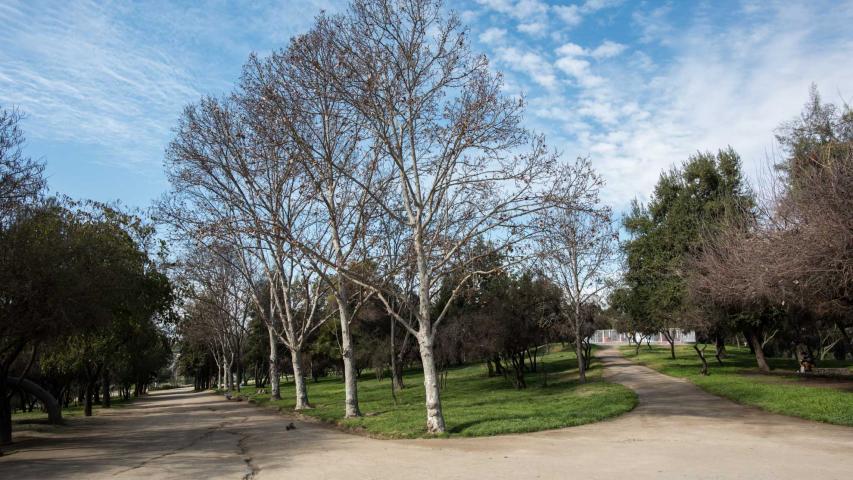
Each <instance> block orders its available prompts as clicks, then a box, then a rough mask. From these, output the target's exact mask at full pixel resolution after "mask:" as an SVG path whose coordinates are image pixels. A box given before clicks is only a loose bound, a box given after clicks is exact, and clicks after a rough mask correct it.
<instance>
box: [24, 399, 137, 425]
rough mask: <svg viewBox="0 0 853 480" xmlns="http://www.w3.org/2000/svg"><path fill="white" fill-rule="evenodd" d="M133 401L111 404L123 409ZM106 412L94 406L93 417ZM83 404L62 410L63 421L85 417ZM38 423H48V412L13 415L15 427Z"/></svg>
mask: <svg viewBox="0 0 853 480" xmlns="http://www.w3.org/2000/svg"><path fill="white" fill-rule="evenodd" d="M132 401H133V399H131V400H122V399H120V398H113V399H112V402H110V405H111V408H121V407H123V406H126V405H127V404H129V403H131V402H132ZM101 410H104V408H103V407H101V405H99V404H94V405H92V415H97V414H98V412H99V411H101ZM83 413H84V412H83V404H80V405H71V406H69V407H67V408H63V409H62V419H63V420H65V419H68V418H74V417H82V416H83ZM38 423H45V424H46V423H47V412H42V411H41V410H38V409H34V410H33V411H32V412H22V411H20V410H19V411H17V412H15V413H13V414H12V424H13V425H23V424H38Z"/></svg>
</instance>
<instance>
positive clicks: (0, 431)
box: [0, 372, 12, 445]
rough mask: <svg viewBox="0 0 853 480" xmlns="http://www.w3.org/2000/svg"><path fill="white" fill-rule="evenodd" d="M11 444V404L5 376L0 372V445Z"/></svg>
mask: <svg viewBox="0 0 853 480" xmlns="http://www.w3.org/2000/svg"><path fill="white" fill-rule="evenodd" d="M10 443H12V402H11V401H10V399H9V385H8V381H7V379H6V374H5V373H3V372H0V445H7V444H10Z"/></svg>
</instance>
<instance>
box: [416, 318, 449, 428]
mask: <svg viewBox="0 0 853 480" xmlns="http://www.w3.org/2000/svg"><path fill="white" fill-rule="evenodd" d="M417 337H418V347H419V349H420V352H421V364H422V365H423V370H424V391H425V393H426V410H427V411H426V413H427V422H426V423H427V425H426V426H427V432H429V433H444V432H445V425H444V415H443V414H442V412H441V392H440V390H439V387H438V374H437V372H436V369H435V357H434V356H433V345H432V340H431V339H430V338H429V335H428V334H427V333H426V332H423V331H421V332H419V333H418V336H417Z"/></svg>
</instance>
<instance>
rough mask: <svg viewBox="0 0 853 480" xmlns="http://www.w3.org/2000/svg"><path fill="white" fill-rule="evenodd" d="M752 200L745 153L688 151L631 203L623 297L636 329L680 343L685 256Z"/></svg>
mask: <svg viewBox="0 0 853 480" xmlns="http://www.w3.org/2000/svg"><path fill="white" fill-rule="evenodd" d="M753 206H754V200H753V196H752V193H751V192H750V190H749V189H748V188H747V186H746V184H745V183H744V180H743V176H742V173H741V161H740V156H738V154H737V153H736V152H735V151H734V150H733V149H731V148H728V149H725V150H720V151H719V152H718V153H717V154H716V155H714V154H711V153H700V154H697V155H694V156H691V157H690V158H689V159H688V160H687V162H685V163H684V164H682V165H681V167H680V168H673V169H671V170H670V171H668V172H665V173H664V174H662V175H661V177H660V180H658V183H657V185H656V186H655V190H654V193H653V194H652V197H651V199H650V201H649V203H648V205H643V204H641V203H639V202H637V201H634V203H633V205H632V209H631V212H630V214H628V215H627V216H626V217H625V218H624V220H623V224H624V226H625V229H626V230H627V231H628V233H629V234H630V239H629V240H628V241H627V242H625V244H624V249H625V253H626V260H627V271H626V273H625V285H626V286H627V287H628V289H629V290H628V292H627V294H625V295H624V297H623V298H620V301H621V305H622V308H623V311H625V312H626V313H628V314H629V315H630V316H631V317H632V320H633V322H634V325H635V326H636V328H637V329H638V330H639V331H642V332H644V333H652V332H661V333H662V334H663V336H664V337H665V338H666V339H667V341H668V342H669V344H670V351H671V355H672V358H675V346H674V338H673V335H672V330H673V329H675V328H681V327H686V326H689V322H688V313H689V309H690V302H689V299H688V295H687V294H688V290H687V282H686V279H687V272H686V270H687V268H688V265H687V262H688V260H689V258H690V256H691V255H693V254H694V253H695V252H697V251H698V250H700V249H701V247H702V243H703V239H704V238H705V236H706V235H712V234H713V232H715V231H717V230H719V229H720V228H721V226H722V225H724V224H725V223H726V222H727V221H728V220H729V219H732V218H736V217H739V216H743V215H748V214H749V212H750V211H751V210H752V208H753Z"/></svg>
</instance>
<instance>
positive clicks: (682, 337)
mask: <svg viewBox="0 0 853 480" xmlns="http://www.w3.org/2000/svg"><path fill="white" fill-rule="evenodd" d="M671 332H672V335H673V337H674V338H675V343H676V344H677V345H683V344H685V343H695V342H696V332H692V331H691V332H684V331H682V330H681V329H680V328H674V329H672V330H671ZM630 336H631V335H630V334H628V333H620V332H617V331H616V330H596V331H595V333H594V334H593V335H592V339H591V340H590V342H591V343H594V344H596V345H627V344H629V343H637V342H639V341H640V340H642V341H643V343H646V341H649V342H651V343H653V344H658V345H669V342H667V341H666V337H664V336H663V334H661V333H655V334H653V335H652V336H651V337H650V338H649V339H646V336H645V335H643V334H640V333H637V334H635V335H634V338H633V339H631V338H630ZM629 340H630V342H629Z"/></svg>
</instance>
